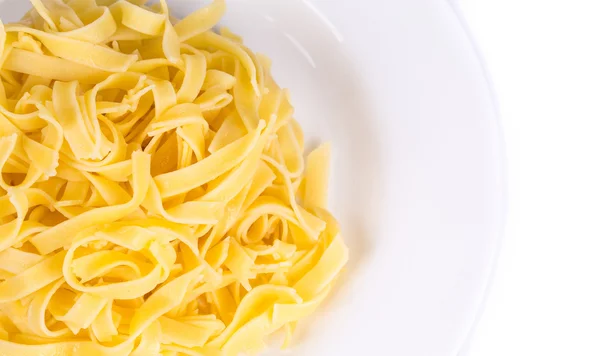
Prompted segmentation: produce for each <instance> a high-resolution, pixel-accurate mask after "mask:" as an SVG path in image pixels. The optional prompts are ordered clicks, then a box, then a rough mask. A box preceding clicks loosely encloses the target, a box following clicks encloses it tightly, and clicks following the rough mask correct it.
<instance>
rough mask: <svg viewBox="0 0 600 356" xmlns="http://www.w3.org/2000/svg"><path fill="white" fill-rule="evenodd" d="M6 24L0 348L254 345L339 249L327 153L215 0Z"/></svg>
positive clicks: (84, 351) (326, 270)
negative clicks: (188, 9) (184, 7)
mask: <svg viewBox="0 0 600 356" xmlns="http://www.w3.org/2000/svg"><path fill="white" fill-rule="evenodd" d="M31 3H32V5H33V9H32V10H31V11H29V12H28V13H27V14H26V15H25V17H24V18H23V20H22V21H21V22H19V23H16V24H7V25H6V26H4V25H3V24H1V23H0V171H1V173H2V174H0V354H3V355H4V354H6V355H21V356H37V355H46V354H48V355H49V354H56V355H58V354H60V355H82V356H88V355H122V356H126V355H136V356H146V355H158V354H161V355H173V356H176V355H195V356H198V355H202V356H207V355H209V356H236V355H238V354H240V353H256V352H259V351H260V350H262V349H263V348H264V347H265V345H266V341H265V340H266V339H267V337H268V336H269V335H270V334H273V333H276V332H278V331H279V330H282V331H283V332H284V333H285V337H286V340H285V343H284V346H287V345H289V344H290V340H291V336H292V334H293V331H294V329H295V328H296V325H297V323H298V321H300V320H302V319H304V318H306V317H307V316H308V315H310V314H312V313H314V311H315V310H316V309H317V308H318V307H319V305H320V304H321V303H322V302H323V300H325V298H326V297H327V296H328V295H329V294H330V292H331V290H332V289H333V284H334V282H335V279H336V278H337V277H338V276H339V274H340V273H341V271H342V269H343V267H344V266H345V264H346V263H347V260H348V249H347V247H346V245H345V244H344V242H343V240H342V237H341V235H340V233H339V230H340V228H339V226H338V224H337V222H336V221H335V219H334V218H333V217H332V215H331V214H329V213H328V212H327V211H326V210H325V209H326V208H327V200H328V198H327V191H328V185H329V160H330V156H331V154H330V149H331V148H330V146H329V145H327V144H325V145H322V146H319V147H318V148H317V149H316V150H315V151H313V152H312V153H310V154H309V155H308V157H307V159H306V161H305V159H304V135H303V132H302V129H301V127H300V125H299V123H298V122H297V121H296V120H295V119H294V117H293V114H294V111H293V107H292V105H291V104H290V99H289V93H288V91H287V90H286V89H282V88H280V87H279V86H278V85H277V83H276V82H275V80H274V79H273V77H272V76H271V74H270V61H269V60H268V58H266V57H264V56H262V55H255V54H254V53H253V52H252V51H251V50H250V49H248V48H247V47H245V46H244V44H243V40H242V39H241V38H240V37H239V36H237V35H235V34H233V33H232V32H231V31H229V30H228V29H226V28H222V29H221V31H220V32H217V31H215V30H213V27H214V26H215V25H216V24H217V23H218V22H219V20H220V19H221V17H222V16H223V14H224V13H225V1H224V0H213V2H212V3H211V4H210V5H208V6H207V7H204V8H201V9H198V10H196V11H195V12H193V13H192V14H190V15H189V16H187V17H186V18H184V19H181V20H179V19H177V18H175V17H174V16H173V14H172V13H171V12H170V11H169V8H168V6H167V2H166V1H165V0H161V1H159V2H157V3H154V4H153V5H146V1H144V0H135V1H134V0H128V1H126V0H70V1H64V0H31Z"/></svg>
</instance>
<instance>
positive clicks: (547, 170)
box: [459, 0, 600, 356]
mask: <svg viewBox="0 0 600 356" xmlns="http://www.w3.org/2000/svg"><path fill="white" fill-rule="evenodd" d="M459 3H460V4H461V7H462V9H463V13H464V16H465V18H466V20H467V22H468V23H469V26H470V27H471V30H472V32H473V35H474V37H475V39H476V41H477V42H478V44H479V47H480V50H481V52H482V53H483V55H484V57H485V58H486V61H487V65H488V69H489V71H490V74H491V76H492V79H493V82H494V86H495V89H496V92H497V97H498V101H499V104H500V111H501V115H502V121H503V127H504V132H505V140H506V146H507V161H508V171H509V173H508V181H509V195H510V198H509V201H510V210H509V213H508V225H507V230H506V237H505V239H504V242H503V246H502V251H501V254H500V260H499V262H498V267H497V270H496V276H495V281H494V284H493V287H492V289H491V293H490V295H489V297H488V302H487V306H486V309H485V311H484V312H483V315H482V316H481V320H480V322H479V325H478V327H477V328H476V330H475V332H474V335H473V338H472V340H471V344H470V347H468V349H469V350H470V352H467V354H468V355H470V356H521V355H527V356H530V355H574V356H585V355H600V1H598V0H562V1H559V0H459Z"/></svg>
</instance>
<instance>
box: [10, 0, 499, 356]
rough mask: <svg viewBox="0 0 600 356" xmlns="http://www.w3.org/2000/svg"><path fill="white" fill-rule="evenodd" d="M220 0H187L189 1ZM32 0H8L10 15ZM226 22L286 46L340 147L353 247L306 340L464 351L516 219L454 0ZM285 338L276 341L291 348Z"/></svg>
mask: <svg viewBox="0 0 600 356" xmlns="http://www.w3.org/2000/svg"><path fill="white" fill-rule="evenodd" d="M203 3H206V2H202V1H196V0H172V1H170V4H171V6H172V9H173V11H174V12H175V13H176V14H177V15H184V14H185V13H188V12H190V11H192V10H194V9H196V8H198V7H199V6H201V4H203ZM28 8H29V3H28V2H27V1H23V0H5V1H3V2H1V3H0V14H2V15H1V16H2V19H3V20H5V21H6V20H15V19H18V18H19V17H20V16H21V15H22V14H23V13H24V12H25V10H26V9H28ZM224 24H225V25H227V26H229V27H231V28H232V29H233V30H234V31H235V32H238V33H240V34H241V35H242V36H243V37H244V38H245V39H246V40H247V43H248V44H249V46H250V47H251V48H253V49H254V50H257V51H259V52H262V53H265V54H267V55H269V56H270V57H271V58H272V59H273V71H274V74H275V76H276V79H277V80H278V82H279V83H280V84H281V85H282V86H285V87H288V88H290V90H291V93H292V99H293V103H294V104H295V106H296V108H297V115H296V116H297V118H298V120H299V121H300V122H301V124H302V125H303V127H304V128H305V129H306V136H307V138H308V140H309V143H312V144H313V145H314V143H316V142H318V141H325V140H326V141H331V142H332V144H333V148H334V165H333V172H334V175H333V178H332V197H331V200H332V201H331V203H332V204H331V205H332V210H333V212H334V213H335V215H336V216H338V217H339V219H340V221H341V224H342V227H343V231H344V233H345V236H346V239H347V241H348V244H349V246H350V251H351V261H350V264H349V266H348V268H347V271H346V273H345V275H344V277H343V278H342V280H341V281H340V283H339V284H338V288H337V291H336V293H335V295H334V296H333V297H332V298H331V299H330V300H329V302H328V303H327V305H325V306H324V307H322V308H321V309H320V310H319V311H318V315H317V317H316V318H313V320H310V321H308V322H305V323H304V328H301V331H300V333H299V334H300V335H299V341H298V343H297V344H296V345H295V347H294V348H293V350H291V351H290V352H289V353H291V354H293V355H313V356H321V355H323V356H325V355H327V356H329V355H334V356H336V355H362V354H369V353H371V354H373V353H375V354H381V355H406V356H418V355H424V356H435V355H456V354H457V353H459V352H460V348H461V345H462V344H463V343H464V341H465V339H466V338H467V336H468V334H469V332H470V330H471V328H472V326H473V325H474V322H475V320H476V317H477V314H478V311H479V308H480V306H481V304H482V301H483V299H484V296H485V290H486V287H487V284H488V281H489V276H490V274H491V270H492V268H493V263H494V260H495V259H494V256H495V254H496V250H497V247H498V242H499V237H500V234H501V230H502V226H503V222H504V181H503V177H504V173H503V167H504V166H503V150H502V144H501V135H500V130H499V124H498V119H497V115H496V112H495V110H494V102H493V100H492V96H491V94H490V89H489V85H488V82H487V80H486V76H485V72H484V70H483V69H482V64H481V61H480V60H479V58H478V55H477V53H476V51H475V50H474V47H473V45H472V43H471V41H470V40H469V37H468V35H467V33H466V31H465V29H464V27H463V25H462V24H461V21H459V19H458V17H457V16H456V14H455V12H454V11H453V8H452V7H451V6H450V5H449V4H448V3H447V2H446V1H445V0H418V1H417V0H394V1H392V0H370V1H365V0H230V1H229V11H228V14H227V16H226V19H225V20H224ZM278 353H280V352H274V354H278Z"/></svg>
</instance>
